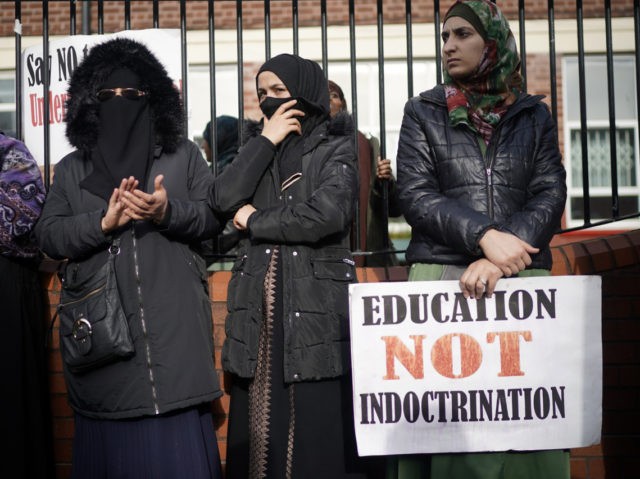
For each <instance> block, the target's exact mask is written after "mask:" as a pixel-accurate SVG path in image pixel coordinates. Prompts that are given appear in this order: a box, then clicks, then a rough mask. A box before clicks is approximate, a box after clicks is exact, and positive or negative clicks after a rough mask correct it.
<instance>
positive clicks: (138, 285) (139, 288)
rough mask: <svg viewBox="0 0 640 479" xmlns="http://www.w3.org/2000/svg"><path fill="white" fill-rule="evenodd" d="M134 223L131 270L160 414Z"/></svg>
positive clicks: (156, 407) (147, 358)
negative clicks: (133, 275)
mask: <svg viewBox="0 0 640 479" xmlns="http://www.w3.org/2000/svg"><path fill="white" fill-rule="evenodd" d="M135 228H136V225H135V223H134V225H133V228H131V237H132V238H133V270H134V272H135V276H136V289H137V292H138V304H139V305H140V306H139V313H140V324H141V326H142V334H143V336H144V347H145V357H146V360H147V369H148V371H149V382H150V383H151V397H152V398H153V409H154V411H155V413H156V414H160V407H159V406H158V391H157V389H156V382H155V378H154V376H153V368H152V367H151V348H150V347H149V341H148V338H149V336H148V332H147V322H146V319H145V317H144V305H143V303H142V281H141V279H140V266H139V264H138V240H137V238H136V233H135Z"/></svg>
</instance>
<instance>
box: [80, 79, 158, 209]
mask: <svg viewBox="0 0 640 479" xmlns="http://www.w3.org/2000/svg"><path fill="white" fill-rule="evenodd" d="M140 83H141V82H140V78H139V77H138V75H136V74H135V73H133V72H132V71H131V70H129V69H126V68H119V69H117V70H114V71H113V72H112V73H111V74H110V75H109V76H108V77H107V79H106V80H105V81H104V83H103V84H102V85H100V89H103V88H140ZM153 138H154V134H153V128H152V122H151V113H150V107H149V102H148V99H147V97H146V96H142V97H139V98H138V99H135V100H129V99H127V98H124V97H122V96H114V97H113V98H111V99H109V100H107V101H104V102H102V103H100V106H99V130H98V140H97V144H96V146H95V147H94V148H93V149H92V150H91V161H92V163H93V166H94V170H93V172H92V173H91V174H90V175H89V176H88V177H87V178H85V179H84V180H83V181H82V182H81V185H82V187H84V188H86V189H88V190H89V191H91V192H92V193H95V194H97V195H99V196H101V197H102V198H104V199H105V200H106V201H109V198H110V197H111V193H112V192H113V189H114V188H115V187H117V186H118V185H119V184H120V181H121V180H122V179H123V178H128V177H129V176H133V177H135V178H136V179H137V180H138V181H139V182H140V184H139V188H140V189H142V190H144V188H145V186H146V178H147V172H148V170H149V165H150V163H151V159H152V155H153V146H154V141H153Z"/></svg>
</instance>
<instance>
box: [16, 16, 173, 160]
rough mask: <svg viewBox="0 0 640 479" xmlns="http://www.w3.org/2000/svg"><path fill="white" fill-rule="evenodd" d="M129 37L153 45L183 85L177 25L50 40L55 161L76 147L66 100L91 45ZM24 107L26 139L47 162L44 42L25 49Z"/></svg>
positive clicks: (50, 82) (51, 122) (51, 121)
mask: <svg viewBox="0 0 640 479" xmlns="http://www.w3.org/2000/svg"><path fill="white" fill-rule="evenodd" d="M118 37H126V38H131V39H133V40H137V41H139V42H140V43H143V44H144V45H146V46H147V48H149V50H150V51H151V52H152V53H153V54H154V55H155V56H156V57H157V58H158V60H159V61H160V63H162V65H163V66H164V67H165V69H166V70H167V73H168V74H169V77H170V78H171V79H172V80H173V81H174V82H175V84H176V86H177V87H178V88H181V87H182V62H181V58H182V54H181V50H180V31H179V30H177V29H157V28H154V29H149V30H125V31H122V32H118V33H112V34H108V35H72V36H69V37H65V38H62V39H59V40H52V41H50V42H49V68H50V78H49V95H48V96H49V98H48V100H47V101H48V103H49V125H50V126H49V135H50V147H51V150H50V159H51V163H52V164H54V163H57V162H58V161H59V160H61V159H62V158H63V157H64V156H65V155H66V154H68V153H70V152H71V151H73V149H74V148H73V147H72V146H71V145H70V144H69V142H68V141H67V138H66V136H65V126H66V125H65V123H64V115H65V101H66V99H67V86H68V81H69V78H70V77H71V74H72V73H73V71H74V70H75V68H76V67H77V66H78V65H79V64H80V62H81V61H82V59H83V58H84V57H85V56H86V55H87V54H88V53H89V51H90V50H91V48H92V47H93V46H94V45H96V44H98V43H102V42H105V41H107V40H111V39H112V38H118ZM22 70H23V72H24V74H23V80H22V98H21V101H22V111H23V112H24V114H23V123H22V126H23V131H24V138H25V143H26V145H27V147H28V148H29V150H30V151H31V153H32V154H33V156H34V158H35V159H36V160H37V161H38V164H40V165H42V164H44V151H45V146H44V122H45V119H44V101H45V99H44V96H43V85H44V71H43V70H44V59H43V48H42V45H36V46H33V47H29V48H25V49H24V50H23V52H22Z"/></svg>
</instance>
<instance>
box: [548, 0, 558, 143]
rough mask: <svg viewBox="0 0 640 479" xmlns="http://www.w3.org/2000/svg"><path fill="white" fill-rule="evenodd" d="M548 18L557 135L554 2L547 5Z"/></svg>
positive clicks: (550, 70) (553, 111) (551, 0)
mask: <svg viewBox="0 0 640 479" xmlns="http://www.w3.org/2000/svg"><path fill="white" fill-rule="evenodd" d="M547 16H548V26H549V81H550V83H551V84H550V85H549V87H550V90H551V115H552V116H553V123H554V124H555V125H556V133H557V131H558V86H557V85H556V82H557V81H558V75H557V73H556V19H555V7H554V5H553V0H549V1H548V3H547Z"/></svg>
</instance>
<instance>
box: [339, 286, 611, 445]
mask: <svg viewBox="0 0 640 479" xmlns="http://www.w3.org/2000/svg"><path fill="white" fill-rule="evenodd" d="M349 299H350V312H351V352H352V366H353V404H354V420H355V421H354V422H355V427H356V437H357V441H358V453H359V454H360V455H361V456H369V455H386V454H414V453H439V452H465V451H467V452H471V451H504V450H536V449H562V448H574V447H582V446H589V445H592V444H597V443H598V442H599V441H600V429H601V423H602V342H601V278H600V277H599V276H552V277H535V278H514V279H502V280H500V281H499V282H498V286H497V288H496V291H495V293H494V295H493V296H492V297H491V298H490V299H481V300H475V299H465V298H464V297H463V296H462V294H461V293H460V289H459V286H458V282H457V281H416V282H396V283H393V282H391V283H362V284H354V285H351V286H350V287H349Z"/></svg>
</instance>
